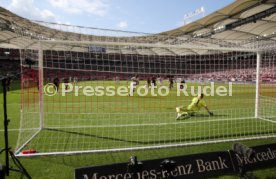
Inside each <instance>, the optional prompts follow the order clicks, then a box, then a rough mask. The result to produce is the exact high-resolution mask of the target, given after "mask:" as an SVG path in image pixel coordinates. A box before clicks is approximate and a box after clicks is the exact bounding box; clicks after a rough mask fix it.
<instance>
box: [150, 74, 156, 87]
mask: <svg viewBox="0 0 276 179" xmlns="http://www.w3.org/2000/svg"><path fill="white" fill-rule="evenodd" d="M151 85H153V86H156V77H155V76H153V77H152V78H151Z"/></svg>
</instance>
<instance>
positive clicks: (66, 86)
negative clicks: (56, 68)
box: [63, 77, 69, 90]
mask: <svg viewBox="0 0 276 179" xmlns="http://www.w3.org/2000/svg"><path fill="white" fill-rule="evenodd" d="M63 83H64V85H65V89H66V90H67V89H68V83H69V79H68V78H67V77H66V78H64V79H63Z"/></svg>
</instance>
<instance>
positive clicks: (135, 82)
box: [129, 75, 139, 96]
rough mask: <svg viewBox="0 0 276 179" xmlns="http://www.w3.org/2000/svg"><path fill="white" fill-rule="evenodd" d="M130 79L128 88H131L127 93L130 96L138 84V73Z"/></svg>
mask: <svg viewBox="0 0 276 179" xmlns="http://www.w3.org/2000/svg"><path fill="white" fill-rule="evenodd" d="M130 80H131V82H130V90H131V92H130V93H129V96H132V95H133V93H134V92H135V89H136V86H137V85H138V84H139V79H138V75H135V76H134V77H132V78H131V79H130Z"/></svg>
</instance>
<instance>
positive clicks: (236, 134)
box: [44, 128, 276, 145]
mask: <svg viewBox="0 0 276 179" xmlns="http://www.w3.org/2000/svg"><path fill="white" fill-rule="evenodd" d="M44 130H47V131H52V132H60V133H67V134H73V135H78V136H85V137H93V138H97V139H104V140H112V141H118V142H127V143H132V144H140V145H152V144H157V143H163V144H164V143H167V144H169V143H179V142H181V143H184V142H193V141H199V140H201V141H202V140H214V139H222V138H223V139H225V138H230V137H236V136H240V135H241V134H242V135H243V136H256V135H263V134H275V133H276V131H265V132H244V133H231V134H225V135H213V136H201V137H191V138H184V139H180V138H179V139H169V140H154V141H137V140H127V139H122V138H116V137H107V136H99V135H95V134H87V133H82V132H76V131H70V130H63V129H51V128H45V129H44Z"/></svg>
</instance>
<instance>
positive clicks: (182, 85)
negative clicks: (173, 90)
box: [179, 78, 186, 89]
mask: <svg viewBox="0 0 276 179" xmlns="http://www.w3.org/2000/svg"><path fill="white" fill-rule="evenodd" d="M185 83H186V82H185V80H184V78H181V80H180V86H179V87H180V89H184V85H185Z"/></svg>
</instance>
